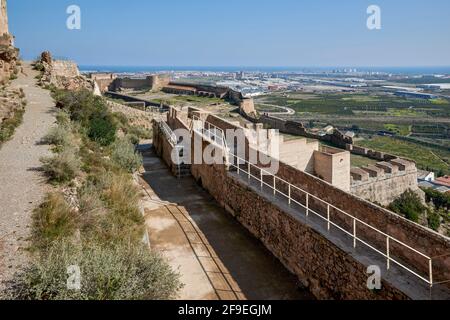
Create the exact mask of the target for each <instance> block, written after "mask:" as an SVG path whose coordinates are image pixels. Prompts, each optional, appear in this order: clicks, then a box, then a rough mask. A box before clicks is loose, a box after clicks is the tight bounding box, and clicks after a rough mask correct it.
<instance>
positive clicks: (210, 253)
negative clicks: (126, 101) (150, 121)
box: [141, 149, 313, 300]
mask: <svg viewBox="0 0 450 320" xmlns="http://www.w3.org/2000/svg"><path fill="white" fill-rule="evenodd" d="M144 162H145V163H144V167H145V172H144V173H143V175H142V180H141V183H142V185H143V187H144V189H145V191H146V194H147V198H148V199H149V201H147V203H146V207H145V209H146V223H147V227H148V230H149V234H150V241H151V246H152V248H153V249H154V250H158V251H160V252H162V253H163V254H164V256H165V257H166V258H167V259H168V260H169V262H170V264H171V265H172V266H173V267H174V268H175V269H178V271H179V273H180V274H181V280H182V282H183V283H184V284H185V287H184V288H183V290H182V291H181V293H180V299H199V300H200V299H204V300H208V299H225V300H236V299H239V300H245V299H251V300H254V299H261V300H271V299H285V300H295V299H303V300H307V299H313V296H312V295H311V294H310V293H309V292H308V291H307V290H306V289H304V288H302V287H301V285H300V284H299V283H298V281H297V279H296V277H295V276H293V275H292V274H290V273H289V272H288V271H287V270H286V269H285V268H284V267H283V266H282V265H281V263H280V262H279V261H278V260H277V259H276V258H275V257H273V255H272V254H271V253H270V252H269V251H268V250H267V249H266V248H265V247H264V246H263V245H262V244H261V243H260V242H259V241H258V240H256V239H255V238H254V237H253V236H252V235H251V234H250V233H249V232H248V231H247V230H246V229H244V227H242V226H241V225H240V224H239V223H238V222H237V221H235V220H234V219H233V218H232V217H231V216H230V215H229V214H228V213H227V212H225V211H224V210H223V209H222V208H220V207H219V206H218V205H217V203H216V202H215V200H214V199H213V198H212V197H211V196H210V195H209V194H208V193H207V192H205V191H204V190H202V189H201V188H200V187H199V186H198V185H197V184H196V183H195V181H194V180H193V179H192V178H184V179H181V180H178V179H176V178H175V177H173V176H172V175H171V174H170V173H169V171H168V170H167V168H166V167H165V165H164V164H162V163H161V161H160V159H159V158H157V157H156V156H155V155H154V154H153V152H152V151H151V150H149V149H147V150H145V152H144Z"/></svg>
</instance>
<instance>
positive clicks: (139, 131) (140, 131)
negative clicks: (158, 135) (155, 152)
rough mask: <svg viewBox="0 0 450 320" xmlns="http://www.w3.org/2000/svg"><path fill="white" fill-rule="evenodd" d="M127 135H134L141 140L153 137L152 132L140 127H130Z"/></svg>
mask: <svg viewBox="0 0 450 320" xmlns="http://www.w3.org/2000/svg"><path fill="white" fill-rule="evenodd" d="M128 134H132V135H135V136H137V137H139V138H141V139H151V138H152V136H153V132H152V130H150V129H145V128H141V127H130V128H129V130H128Z"/></svg>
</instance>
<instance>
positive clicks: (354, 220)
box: [353, 218, 356, 248]
mask: <svg viewBox="0 0 450 320" xmlns="http://www.w3.org/2000/svg"><path fill="white" fill-rule="evenodd" d="M353 248H356V219H355V218H353Z"/></svg>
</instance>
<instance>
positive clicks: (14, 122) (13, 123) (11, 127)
mask: <svg viewBox="0 0 450 320" xmlns="http://www.w3.org/2000/svg"><path fill="white" fill-rule="evenodd" d="M24 113H25V109H17V110H16V111H14V114H13V116H12V117H11V118H9V119H6V120H4V121H3V122H2V123H1V124H0V144H1V143H3V142H6V141H8V140H9V139H11V138H12V136H13V135H14V131H15V130H16V128H17V127H18V126H19V125H20V124H21V123H22V121H23V115H24Z"/></svg>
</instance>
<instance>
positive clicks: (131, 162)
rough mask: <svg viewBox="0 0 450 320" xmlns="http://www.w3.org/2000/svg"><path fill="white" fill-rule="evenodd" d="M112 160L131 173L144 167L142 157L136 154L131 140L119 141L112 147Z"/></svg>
mask: <svg viewBox="0 0 450 320" xmlns="http://www.w3.org/2000/svg"><path fill="white" fill-rule="evenodd" d="M111 158H112V160H113V161H114V162H115V163H117V164H118V165H119V166H120V167H121V168H122V169H124V170H126V171H127V172H129V173H133V172H135V171H137V170H138V169H139V168H140V167H141V166H142V156H141V155H140V154H139V153H138V152H136V150H135V147H134V145H133V143H132V142H131V141H130V139H128V138H125V139H119V140H117V141H116V142H115V143H114V144H113V145H112V152H111Z"/></svg>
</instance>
